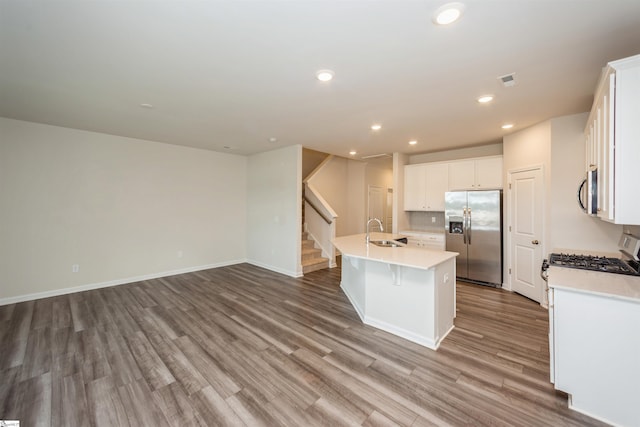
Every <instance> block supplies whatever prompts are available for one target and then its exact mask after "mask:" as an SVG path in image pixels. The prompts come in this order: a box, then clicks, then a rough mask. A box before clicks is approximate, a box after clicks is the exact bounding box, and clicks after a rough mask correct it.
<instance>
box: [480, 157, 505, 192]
mask: <svg viewBox="0 0 640 427" xmlns="http://www.w3.org/2000/svg"><path fill="white" fill-rule="evenodd" d="M475 166H476V185H475V187H474V188H476V189H480V190H490V189H491V190H494V189H498V188H502V157H490V158H488V159H479V160H476V165H475Z"/></svg>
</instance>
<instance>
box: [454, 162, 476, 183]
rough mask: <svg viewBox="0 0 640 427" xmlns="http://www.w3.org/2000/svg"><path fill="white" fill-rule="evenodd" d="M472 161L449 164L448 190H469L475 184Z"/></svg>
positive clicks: (474, 168) (474, 171)
mask: <svg viewBox="0 0 640 427" xmlns="http://www.w3.org/2000/svg"><path fill="white" fill-rule="evenodd" d="M475 164H476V162H475V161H474V160H468V161H460V162H454V163H449V190H471V189H473V187H474V186H475V184H476V166H475Z"/></svg>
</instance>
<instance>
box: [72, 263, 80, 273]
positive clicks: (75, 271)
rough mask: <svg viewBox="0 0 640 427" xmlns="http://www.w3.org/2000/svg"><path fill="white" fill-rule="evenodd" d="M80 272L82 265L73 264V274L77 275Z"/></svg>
mask: <svg viewBox="0 0 640 427" xmlns="http://www.w3.org/2000/svg"><path fill="white" fill-rule="evenodd" d="M78 271H80V265H79V264H73V265H72V266H71V272H72V273H77V272H78Z"/></svg>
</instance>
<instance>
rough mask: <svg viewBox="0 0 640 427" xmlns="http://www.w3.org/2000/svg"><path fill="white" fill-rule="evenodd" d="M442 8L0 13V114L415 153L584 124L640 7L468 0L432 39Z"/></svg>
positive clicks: (158, 4)
mask: <svg viewBox="0 0 640 427" xmlns="http://www.w3.org/2000/svg"><path fill="white" fill-rule="evenodd" d="M444 3H445V1H430V0H429V1H427V0H423V1H406V0H378V1H374V0H370V1H364V0H362V1H350V0H318V1H309V0H297V1H284V0H282V1H271V0H263V1H240V0H235V1H231V0H224V1H222V0H218V1H188V0H187V1H146V0H137V1H133V0H132V1H106V0H93V1H87V0H80V1H50V0H29V1H27V0H1V1H0V116H4V117H9V118H15V119H21V120H28V121H34V122H41V123H47V124H53V125H59V126H66V127H72V128H77V129H85V130H91V131H96V132H104V133H108V134H114V135H122V136H128V137H135V138H142V139H149V140H153V141H160V142H167V143H171V144H178V145H185V146H193V147H200V148H206V149H210V150H216V151H230V152H233V153H238V154H251V153H256V152H260V151H266V150H270V149H273V148H276V147H280V146H285V145H292V144H302V145H304V146H305V147H308V148H312V149H315V150H319V151H324V152H328V153H333V154H337V155H342V156H348V152H349V150H351V149H355V150H357V151H358V154H357V156H356V157H357V158H359V157H362V156H367V155H371V154H377V153H384V152H386V153H391V152H394V151H398V152H404V153H421V152H430V151H440V150H445V149H452V148H460V147H466V146H473V145H480V144H485V143H492V142H496V141H500V140H501V138H502V136H503V135H504V134H505V131H504V130H502V129H501V128H500V126H501V125H502V124H503V123H505V122H514V123H515V124H516V126H515V127H514V129H513V130H512V132H513V131H517V130H518V129H522V128H525V127H527V126H530V125H532V124H535V123H538V122H540V121H543V120H546V119H549V118H551V117H555V116H560V115H565V114H572V113H578V112H583V111H587V110H589V108H590V106H591V102H592V96H593V92H594V88H595V84H596V82H597V79H598V77H599V73H600V70H601V68H602V67H603V66H604V65H605V64H606V62H607V61H611V60H615V59H619V58H623V57H626V56H631V55H635V54H638V53H640V1H638V0H597V1H590V0H581V1H578V0H573V1H545V0H492V1H490V0H482V1H481V0H475V1H466V2H465V4H466V12H465V14H464V16H463V17H462V19H461V20H460V21H459V22H457V23H455V24H453V25H451V26H449V27H437V26H435V25H433V24H432V22H431V15H432V13H433V11H434V10H435V9H437V8H438V7H439V6H440V5H442V4H444ZM322 68H329V69H331V70H333V71H335V79H334V80H333V81H332V82H330V83H329V84H323V83H321V82H319V81H317V80H316V79H315V72H316V71H317V70H319V69H322ZM512 72H515V73H516V80H517V85H516V86H515V87H512V88H504V87H502V85H501V84H500V82H499V81H498V79H497V77H498V76H501V75H504V74H508V73H512ZM485 93H492V94H494V95H495V96H496V99H495V101H494V102H493V103H492V104H490V105H480V104H478V103H477V102H476V101H475V99H476V97H478V96H479V95H482V94H485ZM142 103H148V104H152V105H153V106H154V108H152V109H149V108H143V107H141V106H140V104H142ZM376 122H377V123H381V124H382V126H383V128H382V130H381V131H379V132H377V133H374V132H372V131H371V130H370V126H371V124H373V123H376ZM270 137H275V138H277V139H278V141H277V142H275V143H272V142H269V138H270ZM410 139H417V140H418V144H417V145H416V146H413V147H410V146H409V145H408V144H407V142H408V141H409V140H410ZM224 146H228V147H232V149H231V150H229V149H225V148H224Z"/></svg>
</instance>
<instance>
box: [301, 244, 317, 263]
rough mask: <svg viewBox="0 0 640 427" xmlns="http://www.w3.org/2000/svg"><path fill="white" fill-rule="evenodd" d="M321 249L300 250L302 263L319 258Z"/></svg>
mask: <svg viewBox="0 0 640 427" xmlns="http://www.w3.org/2000/svg"><path fill="white" fill-rule="evenodd" d="M321 254H322V249H318V248H313V247H312V248H304V247H303V248H302V261H306V260H310V259H313V258H320V257H321Z"/></svg>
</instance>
